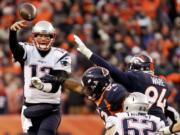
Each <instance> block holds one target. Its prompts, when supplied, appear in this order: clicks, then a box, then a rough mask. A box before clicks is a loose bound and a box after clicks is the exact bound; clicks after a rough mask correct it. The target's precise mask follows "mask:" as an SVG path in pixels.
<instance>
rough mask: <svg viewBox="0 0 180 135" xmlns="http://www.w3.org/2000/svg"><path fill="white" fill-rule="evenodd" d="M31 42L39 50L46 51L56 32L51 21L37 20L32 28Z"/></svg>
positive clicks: (51, 43)
mask: <svg viewBox="0 0 180 135" xmlns="http://www.w3.org/2000/svg"><path fill="white" fill-rule="evenodd" d="M32 34H33V42H34V44H35V46H36V48H37V49H38V50H40V51H48V50H49V49H50V47H51V46H52V45H53V43H54V40H55V37H56V33H55V29H54V27H53V26H52V24H51V23H49V22H47V21H39V22H38V23H36V24H35V26H34V27H33V30H32Z"/></svg>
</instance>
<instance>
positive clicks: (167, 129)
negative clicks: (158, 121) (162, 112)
mask: <svg viewBox="0 0 180 135" xmlns="http://www.w3.org/2000/svg"><path fill="white" fill-rule="evenodd" d="M159 132H162V133H163V135H171V134H172V133H171V131H170V127H169V126H167V127H164V128H161V129H160V130H159Z"/></svg>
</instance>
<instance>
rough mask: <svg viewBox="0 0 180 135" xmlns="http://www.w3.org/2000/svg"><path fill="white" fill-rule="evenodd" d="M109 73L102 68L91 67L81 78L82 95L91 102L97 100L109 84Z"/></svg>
mask: <svg viewBox="0 0 180 135" xmlns="http://www.w3.org/2000/svg"><path fill="white" fill-rule="evenodd" d="M110 80H111V79H110V74H109V71H108V70H107V69H105V68H103V67H98V66H95V67H91V68H89V69H87V70H86V71H85V73H84V74H83V77H82V84H83V86H84V89H83V93H84V94H85V95H86V96H88V98H89V99H91V100H97V99H98V98H100V96H101V94H102V93H103V91H104V90H105V88H106V87H107V86H108V85H109V84H110Z"/></svg>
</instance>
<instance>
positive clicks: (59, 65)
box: [54, 52, 71, 73]
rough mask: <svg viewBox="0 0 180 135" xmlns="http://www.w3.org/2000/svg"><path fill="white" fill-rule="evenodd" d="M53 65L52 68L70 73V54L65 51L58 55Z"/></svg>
mask: <svg viewBox="0 0 180 135" xmlns="http://www.w3.org/2000/svg"><path fill="white" fill-rule="evenodd" d="M59 56H60V57H58V59H57V61H56V62H55V65H54V70H64V71H66V72H67V73H71V56H70V55H69V53H67V52H65V53H63V55H62V54H61V55H59Z"/></svg>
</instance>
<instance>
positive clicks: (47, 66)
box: [19, 42, 71, 104]
mask: <svg viewBox="0 0 180 135" xmlns="http://www.w3.org/2000/svg"><path fill="white" fill-rule="evenodd" d="M19 44H20V45H21V46H22V47H23V48H24V50H25V53H24V57H23V60H22V62H23V64H22V63H21V65H22V66H23V67H22V68H23V70H24V84H25V85H24V96H25V102H27V103H52V104H59V103H60V94H61V85H60V87H59V90H58V91H57V92H56V93H47V92H43V91H41V90H38V89H36V88H34V87H32V84H31V78H32V77H34V76H36V77H39V78H41V77H43V76H44V75H45V74H50V73H51V72H52V71H54V70H63V71H66V72H67V73H70V72H71V57H70V56H69V54H68V53H67V51H65V50H63V49H60V48H55V47H51V50H50V51H49V52H48V54H47V55H45V56H44V57H42V56H41V55H40V53H39V52H38V50H37V49H36V47H35V46H33V45H31V44H29V43H24V42H19Z"/></svg>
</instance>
